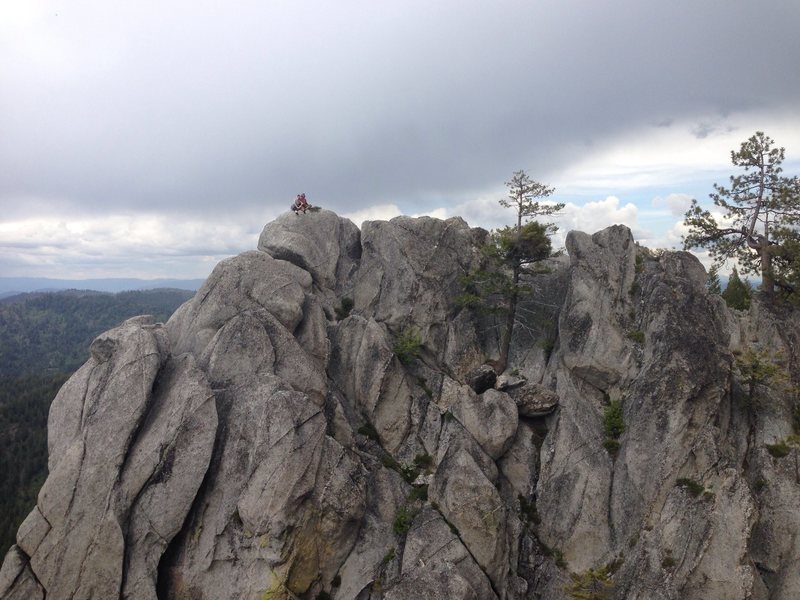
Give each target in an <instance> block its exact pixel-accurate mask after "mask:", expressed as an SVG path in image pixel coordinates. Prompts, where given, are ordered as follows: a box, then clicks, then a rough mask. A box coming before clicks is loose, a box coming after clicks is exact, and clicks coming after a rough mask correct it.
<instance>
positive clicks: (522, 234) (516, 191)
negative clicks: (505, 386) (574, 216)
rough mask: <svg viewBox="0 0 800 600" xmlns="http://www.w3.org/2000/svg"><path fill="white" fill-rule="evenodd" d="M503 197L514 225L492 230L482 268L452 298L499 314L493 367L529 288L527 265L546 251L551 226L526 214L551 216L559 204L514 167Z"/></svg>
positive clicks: (503, 355) (503, 354) (502, 364)
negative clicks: (497, 349)
mask: <svg viewBox="0 0 800 600" xmlns="http://www.w3.org/2000/svg"><path fill="white" fill-rule="evenodd" d="M506 187H507V188H508V198H507V199H505V198H504V199H501V200H500V205H501V206H503V207H505V208H513V209H514V210H515V211H516V217H517V222H516V225H513V226H509V227H503V228H502V229H496V230H494V231H493V232H492V233H491V234H490V236H489V239H488V241H487V243H486V244H485V245H484V247H483V248H482V256H483V261H482V263H483V264H482V267H481V268H480V269H478V270H476V271H475V272H473V273H470V274H469V275H468V276H466V277H464V278H463V280H462V283H463V285H464V293H463V294H462V295H461V296H459V298H457V300H456V303H457V304H458V305H460V306H462V307H469V308H474V309H476V310H479V311H481V312H485V313H488V314H495V315H504V316H505V323H504V324H503V325H502V328H501V338H500V359H499V361H498V363H499V364H498V368H497V370H498V372H502V371H504V370H505V368H506V364H507V362H508V353H509V348H510V346H511V335H512V333H513V329H514V324H515V323H516V321H517V307H518V304H519V301H520V299H521V298H522V297H523V296H526V295H529V294H530V293H531V291H532V290H531V289H530V288H529V287H528V286H525V285H523V284H522V281H521V276H522V275H523V273H524V272H525V270H526V269H529V268H530V265H533V264H534V263H536V262H539V261H541V260H543V259H545V258H547V257H548V256H550V254H551V250H552V245H551V242H550V238H549V237H548V236H549V235H550V234H551V233H553V232H554V231H555V227H554V226H553V225H550V224H542V223H539V222H538V221H535V220H533V221H527V222H525V221H526V220H528V219H531V218H535V217H539V216H547V215H552V214H554V213H556V212H558V211H560V210H561V209H562V208H564V205H563V204H556V203H552V204H543V203H541V202H539V199H544V198H547V197H549V196H550V195H551V194H552V193H553V191H554V189H553V188H551V187H548V186H546V185H544V184H542V183H539V182H538V181H534V180H533V179H531V178H530V177H529V176H528V174H527V173H525V171H516V172H515V173H514V174H513V176H512V177H511V180H510V181H507V182H506Z"/></svg>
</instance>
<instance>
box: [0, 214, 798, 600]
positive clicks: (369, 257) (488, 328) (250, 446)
mask: <svg viewBox="0 0 800 600" xmlns="http://www.w3.org/2000/svg"><path fill="white" fill-rule="evenodd" d="M485 237H486V232H485V231H484V230H481V229H472V228H470V227H469V226H468V225H467V224H466V223H465V222H464V221H463V220H461V219H459V218H453V219H448V220H446V221H441V220H437V219H433V218H428V217H422V218H417V219H412V218H407V217H398V218H396V219H392V220H391V221H389V222H366V223H364V225H363V226H362V229H361V230H360V231H359V230H358V229H357V228H356V227H355V226H354V225H353V223H351V222H350V221H348V220H346V219H342V218H340V217H338V216H337V215H335V214H333V213H332V212H329V211H324V210H323V211H320V212H316V213H308V214H306V215H300V216H296V215H294V214H287V215H284V216H282V217H280V218H278V219H277V220H275V221H274V222H271V223H269V224H268V225H267V226H266V227H265V228H264V230H263V233H262V234H261V237H260V239H259V243H258V249H257V250H254V251H251V252H245V253H244V254H241V255H239V256H237V257H234V258H231V259H228V260H225V261H223V262H221V263H220V264H219V265H218V266H217V267H216V269H215V270H214V272H213V273H212V274H211V276H210V277H209V278H208V280H207V281H206V283H205V284H204V285H203V287H202V289H200V290H199V291H198V293H197V295H196V296H195V297H194V298H193V299H192V300H190V301H189V302H187V303H186V304H185V305H183V306H182V307H181V308H180V309H179V310H178V311H177V312H176V313H175V314H174V315H173V317H172V318H171V319H170V320H169V322H167V323H166V324H157V323H153V322H152V320H150V319H148V318H146V317H138V318H135V319H131V320H129V321H127V322H125V323H124V324H122V325H121V326H119V327H118V328H116V329H114V330H111V331H109V332H107V333H105V334H103V335H101V336H100V337H98V338H97V339H96V340H95V341H94V343H93V344H92V348H91V353H92V354H91V358H90V359H89V361H88V362H87V363H86V364H85V365H84V366H83V367H82V368H81V369H80V370H79V371H78V372H77V373H76V374H75V375H74V376H73V377H72V378H71V379H70V380H69V381H68V382H67V383H66V384H65V385H64V387H63V388H62V390H61V391H60V392H59V394H58V396H57V398H56V399H55V401H54V402H53V405H52V407H51V411H50V418H49V425H48V427H49V429H48V439H49V453H50V462H49V471H50V473H49V477H48V479H47V481H46V482H45V484H44V486H43V488H42V490H41V492H40V494H39V498H38V502H37V504H36V506H35V507H33V508H32V511H31V513H30V515H29V516H28V518H27V519H26V520H25V522H24V523H23V524H22V526H21V527H20V529H19V532H18V534H17V544H16V545H15V546H14V547H12V549H11V550H10V551H9V553H8V555H7V556H6V558H5V561H4V562H3V566H2V569H1V570H0V598H2V599H12V598H26V599H27V598H53V599H60V598H65V599H66V598H70V599H73V598H74V599H81V598H87V599H88V598H126V599H131V600H132V599H137V600H138V599H142V598H145V599H146V598H164V599H176V600H177V599H207V600H226V599H231V600H233V599H250V598H252V599H263V598H268V599H273V600H274V599H283V598H285V599H295V598H308V599H313V598H324V597H330V598H336V599H345V600H352V599H358V600H367V599H375V600H377V599H379V598H385V599H387V600H389V599H392V600H398V599H404V598H434V599H435V598H441V599H450V598H474V599H476V600H483V599H487V600H488V599H494V598H497V599H508V600H512V599H523V598H544V599H559V598H570V597H575V596H574V594H576V593H577V591H576V589H577V588H576V586H580V585H582V584H581V583H580V581H584V582H585V581H589V582H592V580H593V579H594V582H593V583H594V584H596V585H598V586H600V587H603V588H605V589H608V590H609V594H610V596H609V597H616V598H629V599H640V600H662V599H663V600H667V599H678V598H680V599H714V598H719V599H726V600H727V599H742V600H744V599H754V600H769V599H775V600H785V599H789V598H796V597H798V594H800V570H798V568H797V565H798V562H799V561H800V536H798V535H797V532H798V531H800V510H798V507H799V506H800V485H799V484H798V481H800V478H799V476H798V470H797V461H798V460H799V459H800V457H798V453H799V452H800V450H798V443H797V440H798V438H797V437H796V436H797V434H798V431H797V428H798V427H800V410H799V409H798V398H797V395H796V390H795V389H794V388H793V386H796V385H797V384H798V381H797V380H796V378H797V373H798V372H800V368H798V367H799V366H800V365H798V362H799V361H800V356H798V353H799V352H800V314H798V312H796V311H792V310H791V309H788V308H786V307H777V308H776V307H770V306H766V305H764V304H762V303H760V302H759V301H758V300H755V301H754V302H753V304H752V307H751V309H750V310H749V312H746V313H745V312H740V311H735V310H731V309H728V308H727V307H726V306H725V304H724V302H723V301H722V300H721V299H720V298H719V297H718V296H714V295H709V294H708V293H707V291H706V289H705V285H704V282H705V272H704V270H703V267H702V266H701V265H700V263H699V262H698V261H697V260H696V259H695V258H694V257H693V256H691V255H689V254H686V253H682V252H660V253H654V252H650V251H649V250H647V249H646V248H642V247H640V246H638V245H637V244H636V243H635V241H634V239H633V237H632V235H631V232H630V231H629V230H628V229H627V228H625V227H622V226H614V227H610V228H608V229H606V230H604V231H601V232H598V233H596V234H594V235H588V234H585V233H580V232H572V233H570V234H569V236H568V239H567V251H568V254H569V256H568V258H567V257H561V258H556V259H552V260H551V261H549V267H550V268H549V270H548V272H547V273H538V274H530V275H528V276H527V277H528V281H527V283H528V284H530V286H531V289H532V290H533V295H532V296H531V297H529V298H527V299H526V300H525V301H524V302H522V303H521V304H520V307H521V312H520V315H521V323H520V327H518V328H517V329H516V330H515V334H514V338H513V343H512V347H511V353H510V360H509V366H508V370H507V372H506V373H494V372H493V371H492V369H491V365H492V364H494V363H493V360H494V359H496V358H497V354H498V348H497V346H498V344H497V342H498V322H496V321H495V317H491V316H486V315H481V314H478V313H475V312H473V311H471V310H469V309H461V308H458V307H457V305H456V303H455V302H454V298H455V297H456V296H457V295H458V294H459V293H460V291H461V289H460V286H461V283H460V278H461V276H462V275H464V274H466V273H468V272H469V271H470V270H472V269H474V268H475V267H476V266H477V265H478V264H479V261H480V260H481V254H480V251H479V246H480V244H481V243H482V242H483V241H484V240H485ZM398 340H406V344H408V340H411V345H412V346H413V348H408V347H405V348H401V347H400V346H399V345H398ZM754 357H755V358H754ZM753 360H761V361H762V362H767V363H769V364H772V365H774V366H775V367H776V368H775V369H773V370H772V372H771V373H772V375H771V376H769V377H762V378H761V379H757V378H754V377H753V376H752V372H751V371H748V370H747V364H748V361H751V362H752V361H753ZM748 373H750V374H749V375H748ZM792 378H795V380H793V379H792ZM612 407H617V409H618V410H619V411H620V418H621V420H622V422H623V423H624V426H623V427H622V428H621V431H620V430H619V429H617V430H616V431H611V432H610V431H609V430H608V428H607V427H604V418H607V415H608V412H609V410H610V408H612ZM571 574H581V575H583V579H582V580H579V578H573V577H572V576H571Z"/></svg>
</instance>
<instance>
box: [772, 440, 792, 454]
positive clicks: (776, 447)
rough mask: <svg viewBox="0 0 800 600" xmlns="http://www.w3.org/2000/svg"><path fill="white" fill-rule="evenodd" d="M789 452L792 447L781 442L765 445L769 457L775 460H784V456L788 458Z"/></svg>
mask: <svg viewBox="0 0 800 600" xmlns="http://www.w3.org/2000/svg"><path fill="white" fill-rule="evenodd" d="M791 451H792V447H791V446H790V445H789V444H787V443H786V442H785V441H783V440H781V441H780V442H778V443H776V444H767V452H769V453H770V455H772V456H774V457H775V458H784V457H785V456H789V453H790V452H791Z"/></svg>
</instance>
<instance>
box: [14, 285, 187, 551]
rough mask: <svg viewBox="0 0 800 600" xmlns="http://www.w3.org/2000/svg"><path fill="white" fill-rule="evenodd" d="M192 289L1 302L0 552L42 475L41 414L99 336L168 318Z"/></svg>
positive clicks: (33, 297) (44, 416)
mask: <svg viewBox="0 0 800 600" xmlns="http://www.w3.org/2000/svg"><path fill="white" fill-rule="evenodd" d="M193 295H194V292H190V291H185V290H173V289H160V290H147V291H134V292H122V293H119V294H106V293H98V292H91V291H77V290H71V291H66V292H56V293H36V294H21V295H19V296H14V297H12V298H8V299H5V300H2V301H0V553H5V552H6V551H7V550H8V548H9V547H10V546H11V544H12V543H13V542H14V535H15V533H16V530H17V528H18V527H19V524H20V523H21V522H22V520H23V519H24V518H25V515H26V514H27V513H28V512H29V511H30V509H31V507H32V506H33V505H34V504H35V503H36V495H37V493H38V491H39V488H40V487H41V485H42V483H43V481H44V479H45V477H46V476H47V413H48V410H49V408H50V402H51V401H52V400H53V398H54V397H55V395H56V393H57V392H58V390H59V388H60V387H61V385H62V384H63V383H64V382H65V381H66V380H67V378H68V377H69V375H70V374H71V373H72V372H73V371H74V370H75V369H77V368H78V367H79V366H80V365H81V364H82V363H83V362H84V361H85V360H86V359H87V358H88V356H89V344H90V343H91V341H92V339H94V337H95V336H97V335H98V334H99V333H101V332H103V331H106V330H107V329H109V328H111V327H115V326H116V325H118V324H119V323H120V322H122V321H124V320H125V319H127V318H129V317H132V316H135V315H141V314H152V315H154V316H155V318H156V319H157V320H159V321H166V320H167V319H168V318H169V316H170V315H171V314H172V313H173V312H174V310H175V309H176V308H177V307H178V306H180V305H181V304H183V302H185V301H186V300H188V299H189V298H191V297H192V296H193Z"/></svg>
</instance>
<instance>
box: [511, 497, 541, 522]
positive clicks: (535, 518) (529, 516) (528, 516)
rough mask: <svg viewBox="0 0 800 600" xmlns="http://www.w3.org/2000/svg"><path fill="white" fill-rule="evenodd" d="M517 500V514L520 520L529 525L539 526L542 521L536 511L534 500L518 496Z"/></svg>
mask: <svg viewBox="0 0 800 600" xmlns="http://www.w3.org/2000/svg"><path fill="white" fill-rule="evenodd" d="M517 500H519V514H520V517H521V518H522V520H523V521H524V522H525V523H527V524H529V525H539V524H540V523H541V522H542V519H541V517H540V516H539V511H538V510H536V498H531V499H530V500H528V499H527V498H526V497H525V496H523V495H522V494H520V495H519V496H517Z"/></svg>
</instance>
